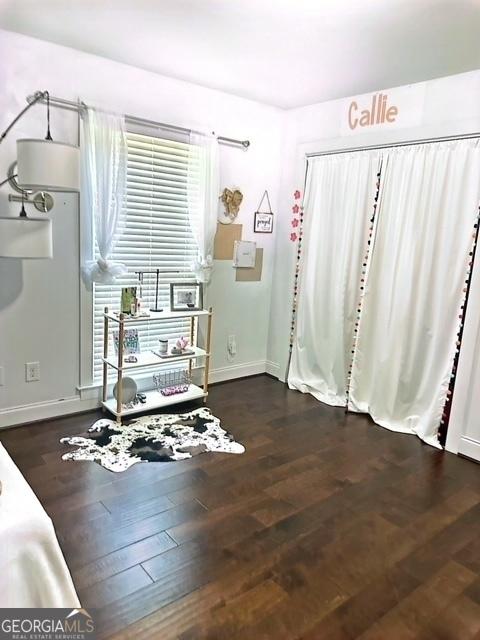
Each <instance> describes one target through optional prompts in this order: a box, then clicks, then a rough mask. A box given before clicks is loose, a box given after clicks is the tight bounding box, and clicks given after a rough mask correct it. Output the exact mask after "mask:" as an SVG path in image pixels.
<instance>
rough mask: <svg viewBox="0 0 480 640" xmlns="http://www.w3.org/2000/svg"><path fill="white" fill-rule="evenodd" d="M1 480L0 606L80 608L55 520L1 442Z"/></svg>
mask: <svg viewBox="0 0 480 640" xmlns="http://www.w3.org/2000/svg"><path fill="white" fill-rule="evenodd" d="M0 481H1V483H2V493H1V495H0V607H1V608H4V607H15V608H19V607H60V608H76V607H79V606H80V602H79V600H78V597H77V594H76V592H75V587H74V586H73V582H72V578H71V576H70V572H69V570H68V567H67V565H66V562H65V559H64V557H63V554H62V551H61V549H60V546H59V544H58V540H57V536H56V534H55V529H54V527H53V523H52V521H51V519H50V518H49V517H48V515H47V514H46V512H45V511H44V509H43V507H42V505H41V504H40V502H39V501H38V499H37V497H36V496H35V494H34V493H33V491H32V489H31V488H30V486H29V485H28V483H27V482H26V480H25V478H24V477H23V476H22V474H21V473H20V471H19V469H18V468H17V467H16V465H15V463H14V462H13V460H12V459H11V458H10V456H9V454H8V453H7V451H6V450H5V448H4V447H3V446H2V444H1V443H0Z"/></svg>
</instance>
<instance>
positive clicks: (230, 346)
mask: <svg viewBox="0 0 480 640" xmlns="http://www.w3.org/2000/svg"><path fill="white" fill-rule="evenodd" d="M227 351H228V354H229V355H230V356H234V355H236V353H237V342H236V340H235V335H234V334H232V335H230V336H228V338H227Z"/></svg>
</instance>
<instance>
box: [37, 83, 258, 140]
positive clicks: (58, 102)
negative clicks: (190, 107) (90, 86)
mask: <svg viewBox="0 0 480 640" xmlns="http://www.w3.org/2000/svg"><path fill="white" fill-rule="evenodd" d="M43 93H44V92H42V91H36V92H35V93H34V94H33V95H31V96H28V97H27V102H28V103H29V104H30V103H31V102H33V101H35V100H36V101H38V102H43V103H46V99H45V97H39V96H41V95H42V94H43ZM50 105H52V106H55V107H58V108H59V109H67V110H69V111H77V112H81V111H82V109H86V107H87V105H86V104H85V103H84V102H74V101H73V100H65V99H64V98H56V97H54V96H50ZM125 120H126V121H127V122H130V123H131V124H140V125H148V126H151V127H156V128H159V129H164V130H165V131H175V132H177V133H201V132H200V131H195V130H193V129H187V128H186V127H179V126H176V125H173V124H166V123H164V122H157V121H156V120H147V119H146V118H138V117H136V116H130V115H128V114H126V115H125ZM217 140H218V142H220V143H221V144H226V145H233V146H240V147H242V148H243V150H244V151H246V150H247V149H248V148H249V147H250V140H236V139H235V138H227V137H225V136H217Z"/></svg>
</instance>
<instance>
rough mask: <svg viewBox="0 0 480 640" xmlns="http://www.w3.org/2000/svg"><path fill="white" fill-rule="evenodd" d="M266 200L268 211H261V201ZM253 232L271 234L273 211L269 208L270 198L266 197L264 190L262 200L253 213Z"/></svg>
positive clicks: (266, 192)
mask: <svg viewBox="0 0 480 640" xmlns="http://www.w3.org/2000/svg"><path fill="white" fill-rule="evenodd" d="M265 198H266V199H267V204H268V211H262V205H263V201H264V200H265ZM253 230H254V232H255V233H272V232H273V211H272V207H271V206H270V198H269V197H268V191H267V190H266V189H265V191H264V192H263V196H262V199H261V200H260V204H259V205H258V210H257V211H255V217H254V220H253Z"/></svg>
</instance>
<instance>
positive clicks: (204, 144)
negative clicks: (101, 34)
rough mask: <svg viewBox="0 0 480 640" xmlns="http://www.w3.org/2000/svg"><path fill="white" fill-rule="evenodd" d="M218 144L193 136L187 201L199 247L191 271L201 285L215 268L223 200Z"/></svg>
mask: <svg viewBox="0 0 480 640" xmlns="http://www.w3.org/2000/svg"><path fill="white" fill-rule="evenodd" d="M219 166H220V165H219V152H218V140H217V138H216V136H215V135H214V134H211V135H208V134H200V133H194V132H192V133H191V134H190V151H189V156H188V176H187V178H188V180H187V189H188V193H187V200H188V212H189V219H190V225H191V227H192V233H193V236H194V238H195V240H196V243H197V246H198V255H197V258H196V259H195V261H194V263H193V265H192V271H193V272H194V274H195V277H196V278H197V281H198V282H203V283H208V282H209V281H210V275H211V271H212V266H213V241H214V238H215V232H216V230H217V212H218V199H219V197H220V169H219Z"/></svg>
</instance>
